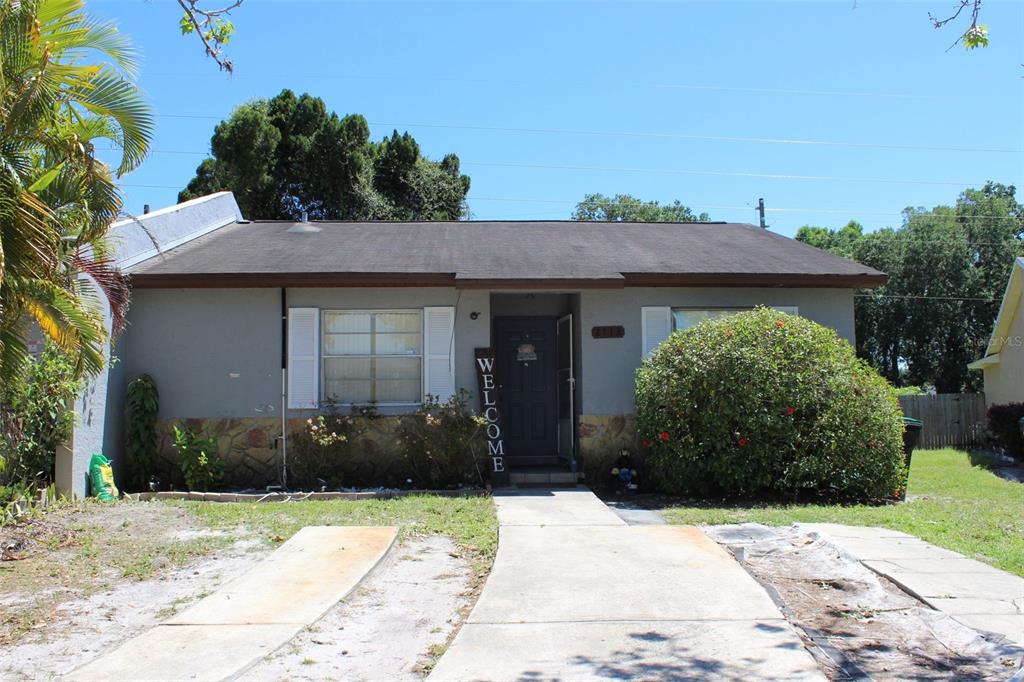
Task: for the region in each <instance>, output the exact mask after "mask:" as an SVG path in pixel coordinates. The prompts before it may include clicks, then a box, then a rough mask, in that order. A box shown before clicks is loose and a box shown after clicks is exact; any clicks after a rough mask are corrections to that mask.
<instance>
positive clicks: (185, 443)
mask: <svg viewBox="0 0 1024 682" xmlns="http://www.w3.org/2000/svg"><path fill="white" fill-rule="evenodd" d="M173 447H174V450H175V451H176V452H177V453H178V466H179V467H181V474H182V476H184V478H185V485H186V486H187V487H188V489H189V490H194V491H207V490H213V489H214V488H216V487H217V486H218V485H220V480H221V477H222V476H223V474H224V466H223V463H222V462H221V459H220V455H219V454H218V453H217V441H216V440H214V439H213V438H202V437H200V436H199V434H197V433H196V432H195V430H194V429H193V428H192V427H191V426H185V428H184V429H180V428H178V427H177V425H175V426H174V443H173Z"/></svg>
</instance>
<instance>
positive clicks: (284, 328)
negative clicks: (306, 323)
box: [281, 287, 288, 490]
mask: <svg viewBox="0 0 1024 682" xmlns="http://www.w3.org/2000/svg"><path fill="white" fill-rule="evenodd" d="M281 487H282V488H284V489H285V490H288V290H287V289H285V288H284V287H281Z"/></svg>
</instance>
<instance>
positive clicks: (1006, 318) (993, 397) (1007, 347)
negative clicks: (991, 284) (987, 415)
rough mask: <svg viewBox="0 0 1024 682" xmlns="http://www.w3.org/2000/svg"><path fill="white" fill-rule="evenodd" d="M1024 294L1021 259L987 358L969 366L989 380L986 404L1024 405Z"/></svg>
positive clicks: (1012, 273) (1016, 263)
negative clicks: (978, 370)
mask: <svg viewBox="0 0 1024 682" xmlns="http://www.w3.org/2000/svg"><path fill="white" fill-rule="evenodd" d="M1022 292H1024V258H1019V257H1018V258H1017V259H1016V260H1014V262H1013V267H1012V268H1011V270H1010V280H1009V282H1007V284H1006V291H1005V292H1003V301H1002V303H1000V304H999V314H998V315H997V316H996V322H995V325H994V327H993V328H992V336H991V337H990V338H989V340H988V347H987V348H986V349H985V357H983V358H981V359H979V360H975V361H974V362H972V363H971V364H969V365H967V366H968V367H969V368H970V369H980V370H981V371H982V372H983V374H984V377H985V404H986V405H1002V404H1005V403H1022V402H1024V349H1022V348H1021V346H1022V344H1024V314H1021V303H1022V300H1021V299H1022V297H1021V293H1022Z"/></svg>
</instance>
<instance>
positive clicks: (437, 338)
mask: <svg viewBox="0 0 1024 682" xmlns="http://www.w3.org/2000/svg"><path fill="white" fill-rule="evenodd" d="M423 393H424V394H429V395H432V396H436V397H437V400H438V401H439V402H442V403H443V402H445V401H446V400H448V399H449V398H451V397H452V396H453V395H454V394H455V308H453V307H452V306H438V307H434V308H424V309H423Z"/></svg>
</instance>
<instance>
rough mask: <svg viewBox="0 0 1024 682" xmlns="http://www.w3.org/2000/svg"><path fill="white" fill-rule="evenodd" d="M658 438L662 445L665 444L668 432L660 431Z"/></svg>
mask: <svg viewBox="0 0 1024 682" xmlns="http://www.w3.org/2000/svg"><path fill="white" fill-rule="evenodd" d="M658 438H660V439H661V442H662V443H667V442H668V431H662V432H661V433H660V434H658Z"/></svg>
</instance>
